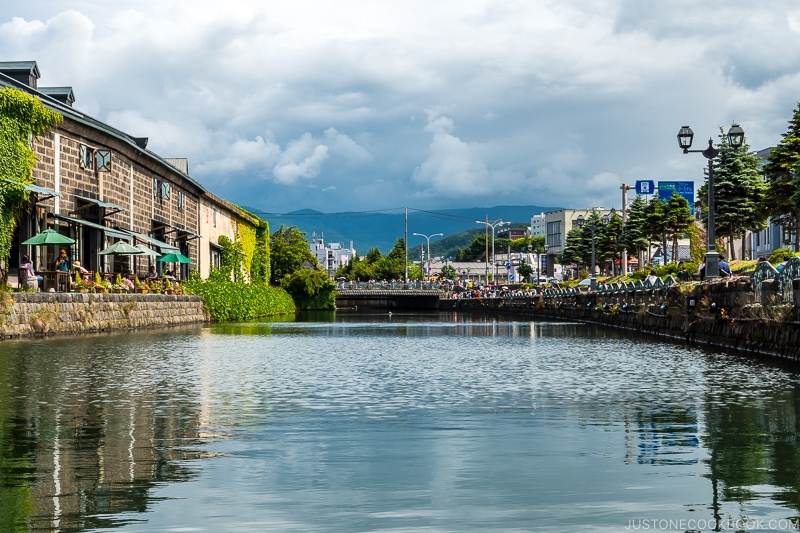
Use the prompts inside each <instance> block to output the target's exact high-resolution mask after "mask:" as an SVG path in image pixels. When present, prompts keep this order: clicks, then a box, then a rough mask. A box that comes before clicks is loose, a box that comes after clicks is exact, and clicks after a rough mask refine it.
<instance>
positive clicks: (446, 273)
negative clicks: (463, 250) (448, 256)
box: [441, 265, 458, 279]
mask: <svg viewBox="0 0 800 533" xmlns="http://www.w3.org/2000/svg"><path fill="white" fill-rule="evenodd" d="M441 277H442V278H444V279H456V278H457V277H458V272H456V269H455V268H454V267H453V266H451V265H445V266H443V267H442V273H441Z"/></svg>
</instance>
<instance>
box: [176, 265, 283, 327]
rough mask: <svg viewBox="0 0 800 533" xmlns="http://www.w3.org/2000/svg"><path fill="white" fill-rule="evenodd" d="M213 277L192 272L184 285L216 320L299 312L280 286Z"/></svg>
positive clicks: (239, 319)
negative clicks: (202, 276)
mask: <svg viewBox="0 0 800 533" xmlns="http://www.w3.org/2000/svg"><path fill="white" fill-rule="evenodd" d="M214 274H215V273H214V272H212V275H211V276H209V278H208V279H207V280H203V279H201V278H200V274H198V273H197V272H193V273H192V275H191V277H190V278H189V279H188V280H186V281H185V282H184V284H183V289H184V292H185V293H186V294H197V295H199V296H200V297H201V298H202V299H203V305H204V306H205V307H206V309H207V310H208V312H209V313H210V314H211V317H212V318H213V319H214V320H218V321H242V320H252V319H254V318H261V317H266V316H275V315H287V314H293V313H295V311H296V307H295V304H294V301H293V300H292V297H291V296H290V295H289V293H287V292H286V291H285V290H283V289H281V288H279V287H270V286H267V285H264V284H260V283H258V284H251V283H243V282H241V281H240V282H234V281H231V280H230V279H227V278H226V277H225V275H224V274H222V275H219V274H217V275H214Z"/></svg>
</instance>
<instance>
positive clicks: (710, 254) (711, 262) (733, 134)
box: [665, 124, 744, 278]
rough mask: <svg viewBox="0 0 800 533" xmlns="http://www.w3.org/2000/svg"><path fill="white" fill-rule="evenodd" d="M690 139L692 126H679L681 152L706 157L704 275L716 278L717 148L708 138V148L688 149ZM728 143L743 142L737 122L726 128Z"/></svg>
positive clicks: (736, 144)
mask: <svg viewBox="0 0 800 533" xmlns="http://www.w3.org/2000/svg"><path fill="white" fill-rule="evenodd" d="M692 139H694V132H693V131H692V128H690V127H689V126H683V127H681V129H680V131H679V132H678V146H679V147H680V148H681V149H682V150H683V153H684V154H688V153H699V154H703V157H705V158H706V159H708V227H707V228H706V257H705V265H706V267H705V277H706V278H718V277H719V264H718V262H717V260H718V258H719V254H718V253H717V243H716V235H715V231H716V227H715V222H714V159H715V158H716V157H717V156H718V155H719V149H717V148H714V142H713V141H712V140H711V139H708V148H706V149H705V150H689V148H691V147H692ZM728 144H729V145H730V146H731V147H732V148H740V147H741V146H742V145H743V144H744V130H743V129H742V128H740V127H739V125H738V124H733V125H732V126H731V128H730V129H729V130H728ZM665 252H666V251H665ZM665 257H666V256H665Z"/></svg>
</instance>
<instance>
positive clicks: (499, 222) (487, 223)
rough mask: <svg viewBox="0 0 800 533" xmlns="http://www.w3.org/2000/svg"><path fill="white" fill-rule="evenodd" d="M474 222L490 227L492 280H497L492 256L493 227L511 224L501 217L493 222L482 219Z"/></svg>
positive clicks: (495, 262) (495, 266)
mask: <svg viewBox="0 0 800 533" xmlns="http://www.w3.org/2000/svg"><path fill="white" fill-rule="evenodd" d="M475 223H476V224H483V225H485V226H486V227H487V228H492V281H494V282H497V261H495V256H494V228H496V227H498V226H505V225H508V224H511V222H503V220H502V219H500V220H496V221H495V222H484V221H483V220H476V221H475Z"/></svg>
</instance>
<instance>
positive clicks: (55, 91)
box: [39, 87, 75, 106]
mask: <svg viewBox="0 0 800 533" xmlns="http://www.w3.org/2000/svg"><path fill="white" fill-rule="evenodd" d="M39 92H40V93H42V94H46V95H47V96H50V97H52V98H55V99H56V100H58V101H59V102H61V103H62V104H67V105H69V106H72V102H74V101H75V93H74V92H72V87H39Z"/></svg>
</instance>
